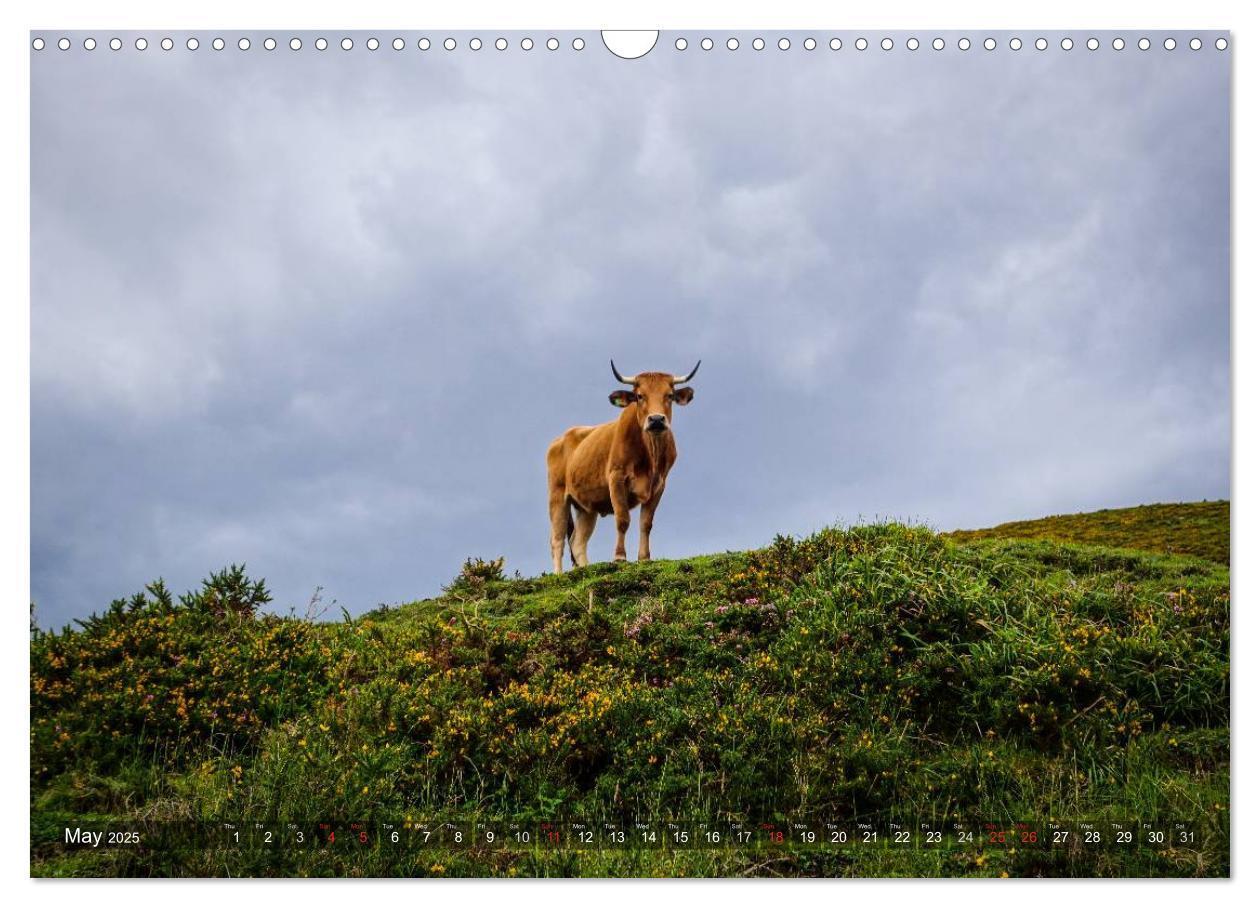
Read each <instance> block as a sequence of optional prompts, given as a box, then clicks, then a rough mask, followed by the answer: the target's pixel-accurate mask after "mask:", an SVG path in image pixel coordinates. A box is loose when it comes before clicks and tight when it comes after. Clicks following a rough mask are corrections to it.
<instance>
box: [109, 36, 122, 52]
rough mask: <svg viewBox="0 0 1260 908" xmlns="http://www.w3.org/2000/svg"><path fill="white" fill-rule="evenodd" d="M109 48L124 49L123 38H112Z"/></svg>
mask: <svg viewBox="0 0 1260 908" xmlns="http://www.w3.org/2000/svg"><path fill="white" fill-rule="evenodd" d="M109 49H110V50H122V38H110V39H109Z"/></svg>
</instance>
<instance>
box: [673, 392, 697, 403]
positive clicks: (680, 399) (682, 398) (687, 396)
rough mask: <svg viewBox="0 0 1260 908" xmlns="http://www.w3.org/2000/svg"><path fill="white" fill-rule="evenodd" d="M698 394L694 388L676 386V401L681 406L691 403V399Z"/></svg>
mask: <svg viewBox="0 0 1260 908" xmlns="http://www.w3.org/2000/svg"><path fill="white" fill-rule="evenodd" d="M695 396H696V392H695V390H694V389H692V388H675V389H674V403H676V404H678V406H680V407H685V406H687V404H689V403H691V399H692V398H693V397H695Z"/></svg>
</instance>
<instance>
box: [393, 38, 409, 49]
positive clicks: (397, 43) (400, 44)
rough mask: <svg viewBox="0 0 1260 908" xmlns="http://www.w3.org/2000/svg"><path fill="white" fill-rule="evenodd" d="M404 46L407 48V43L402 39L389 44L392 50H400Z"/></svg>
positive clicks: (396, 39)
mask: <svg viewBox="0 0 1260 908" xmlns="http://www.w3.org/2000/svg"><path fill="white" fill-rule="evenodd" d="M406 46H407V42H406V41H404V40H403V39H402V38H395V39H394V40H393V42H392V43H391V44H390V47H392V48H393V49H394V50H402V49H403V48H404V47H406Z"/></svg>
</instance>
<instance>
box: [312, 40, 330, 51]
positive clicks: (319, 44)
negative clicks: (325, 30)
mask: <svg viewBox="0 0 1260 908" xmlns="http://www.w3.org/2000/svg"><path fill="white" fill-rule="evenodd" d="M315 49H316V50H328V39H327V38H316V39H315Z"/></svg>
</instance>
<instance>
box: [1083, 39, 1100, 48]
mask: <svg viewBox="0 0 1260 908" xmlns="http://www.w3.org/2000/svg"><path fill="white" fill-rule="evenodd" d="M1085 46H1086V47H1088V48H1089V49H1090V50H1098V39H1097V38H1090V39H1089V40H1088V41H1086V42H1085Z"/></svg>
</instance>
